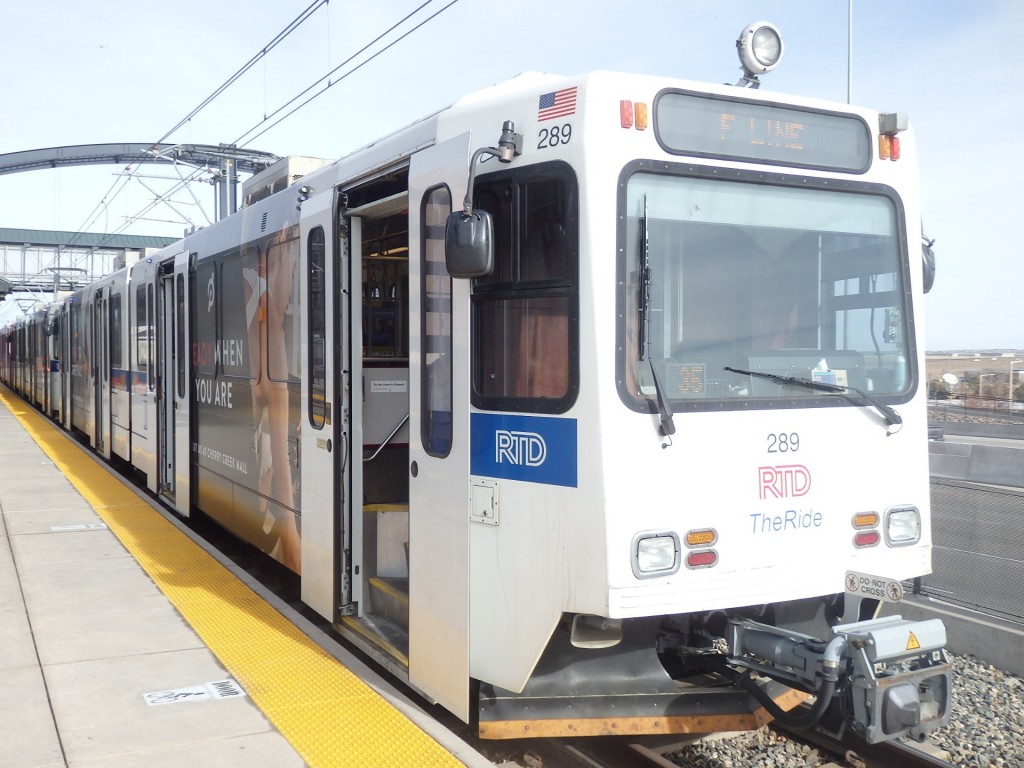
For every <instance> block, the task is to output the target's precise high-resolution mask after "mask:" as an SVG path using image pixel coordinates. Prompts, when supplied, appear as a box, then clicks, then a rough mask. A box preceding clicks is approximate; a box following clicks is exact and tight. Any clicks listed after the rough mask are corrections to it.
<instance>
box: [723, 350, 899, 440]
mask: <svg viewBox="0 0 1024 768" xmlns="http://www.w3.org/2000/svg"><path fill="white" fill-rule="evenodd" d="M725 370H727V371H732V372H733V373H739V374H742V375H744V376H757V377H758V378H760V379H768V381H774V382H776V383H778V384H789V385H790V386H794V387H803V388H804V389H816V390H818V391H819V392H835V393H837V394H840V395H849V394H850V393H851V392H852V393H854V394H855V395H858V396H860V397H862V398H863V399H864V400H866V401H867V402H868V403H869V404H870V405H871V406H873V407H874V408H875V410H876V411H878V412H879V413H880V414H882V416H883V417H884V418H885V425H886V434H888V435H894V434H896V432H899V429H896V430H889V427H900V428H902V426H903V418H902V417H901V416H900V415H899V414H898V413H896V411H895V410H893V409H892V408H890V407H889V406H888V405H886V404H885V403H883V402H882V401H880V400H878V399H876V398H874V397H872V396H871V395H869V394H868V393H867V392H865V391H863V390H861V389H857V387H850V386H845V385H843V384H828V383H826V382H824V381H814V379H804V378H801V377H799V376H779V375H778V374H776V373H767V372H765V371H746V370H744V369H742V368H730V367H729V366H728V365H727V366H725Z"/></svg>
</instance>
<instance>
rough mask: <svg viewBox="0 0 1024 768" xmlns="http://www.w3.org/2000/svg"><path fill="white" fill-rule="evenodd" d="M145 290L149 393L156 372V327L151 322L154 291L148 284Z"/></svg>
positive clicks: (153, 308) (154, 383)
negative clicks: (147, 298) (146, 298)
mask: <svg viewBox="0 0 1024 768" xmlns="http://www.w3.org/2000/svg"><path fill="white" fill-rule="evenodd" d="M146 288H147V295H148V297H149V301H148V302H147V303H146V373H147V376H146V378H147V380H148V382H149V391H150V392H152V391H153V390H154V389H155V388H156V371H155V370H154V365H155V360H154V358H155V357H156V355H155V353H156V325H155V324H154V322H153V317H154V313H155V311H156V305H155V304H154V303H153V296H154V289H153V284H152V283H150V284H149V285H148V286H146Z"/></svg>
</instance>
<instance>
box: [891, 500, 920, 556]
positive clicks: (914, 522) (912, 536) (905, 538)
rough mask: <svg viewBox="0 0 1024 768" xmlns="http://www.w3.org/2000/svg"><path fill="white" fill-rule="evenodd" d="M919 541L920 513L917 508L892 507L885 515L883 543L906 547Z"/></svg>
mask: <svg viewBox="0 0 1024 768" xmlns="http://www.w3.org/2000/svg"><path fill="white" fill-rule="evenodd" d="M920 540H921V513H920V512H918V511H917V507H894V508H893V509H889V510H887V511H886V513H885V543H886V544H888V545H889V546H890V547H906V546H908V545H910V544H916V543H917V542H918V541H920Z"/></svg>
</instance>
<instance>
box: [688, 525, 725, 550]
mask: <svg viewBox="0 0 1024 768" xmlns="http://www.w3.org/2000/svg"><path fill="white" fill-rule="evenodd" d="M717 541H718V532H717V531H716V530H715V529H714V528H702V529H700V530H697V531H688V532H687V534H686V546H687V547H689V548H690V549H693V548H695V547H710V546H711V545H712V544H714V543H715V542H717Z"/></svg>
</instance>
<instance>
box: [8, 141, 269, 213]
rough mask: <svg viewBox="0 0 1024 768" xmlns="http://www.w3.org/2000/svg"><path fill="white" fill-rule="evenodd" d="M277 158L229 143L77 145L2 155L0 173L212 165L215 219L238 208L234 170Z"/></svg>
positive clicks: (264, 164) (252, 168)
mask: <svg viewBox="0 0 1024 768" xmlns="http://www.w3.org/2000/svg"><path fill="white" fill-rule="evenodd" d="M280 159H281V158H280V157H278V156H277V155H274V154H271V153H270V152H258V151H256V150H252V149H239V148H238V147H235V146H231V145H229V144H219V145H213V144H78V145H72V146H65V147H50V148H49V149H28V150H24V151H22V152H9V153H7V154H2V155H0V175H5V174H9V173H22V172H25V171H37V170H43V169H46V168H58V167H61V166H65V165H105V164H108V163H110V164H124V165H132V164H135V163H160V164H164V165H173V164H179V163H180V164H184V165H189V166H192V167H198V168H216V171H217V172H216V175H215V180H214V186H215V187H216V193H217V200H218V208H217V210H218V218H224V217H225V216H227V215H228V214H230V213H234V211H235V210H237V208H238V173H239V172H241V173H252V174H255V173H259V172H260V171H262V170H265V169H266V168H269V167H270V166H271V165H273V164H274V163H276V162H277V161H278V160H280Z"/></svg>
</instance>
